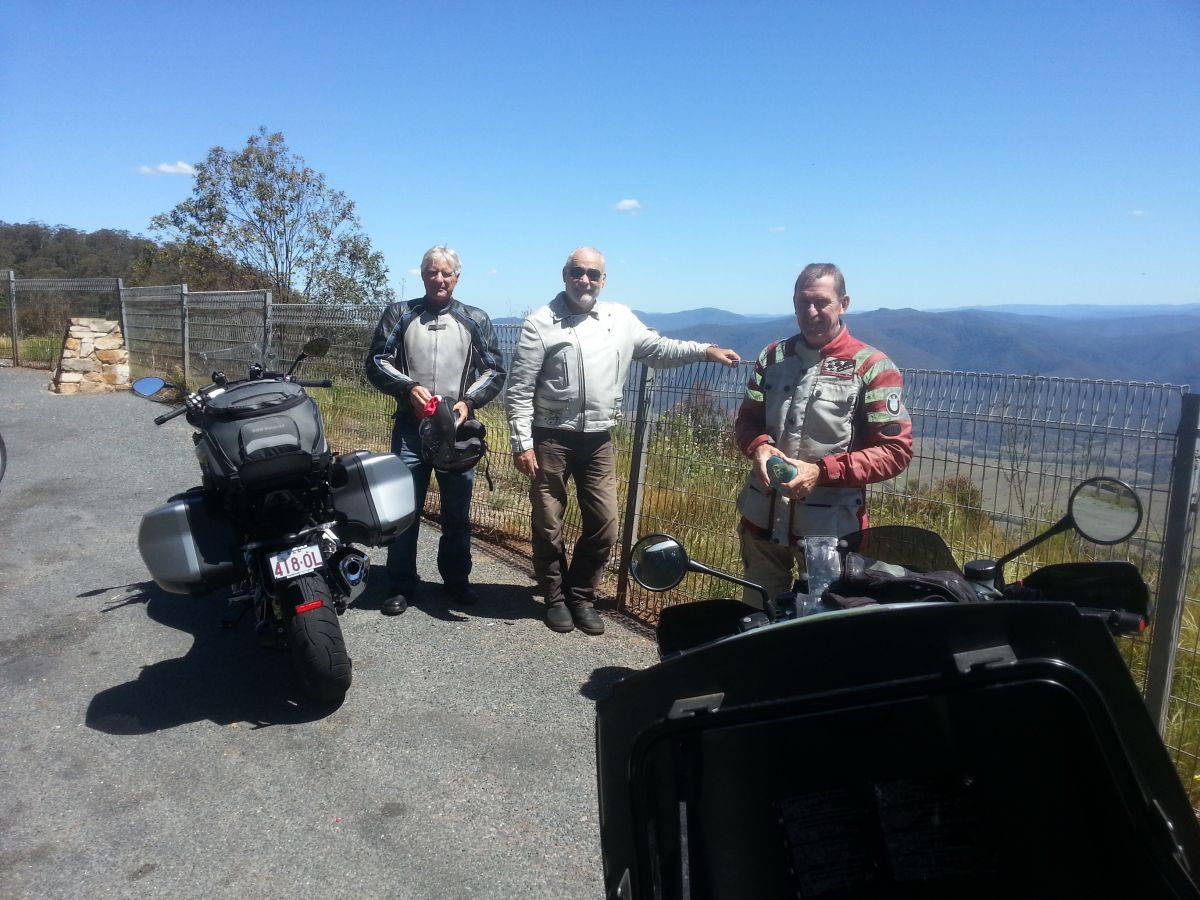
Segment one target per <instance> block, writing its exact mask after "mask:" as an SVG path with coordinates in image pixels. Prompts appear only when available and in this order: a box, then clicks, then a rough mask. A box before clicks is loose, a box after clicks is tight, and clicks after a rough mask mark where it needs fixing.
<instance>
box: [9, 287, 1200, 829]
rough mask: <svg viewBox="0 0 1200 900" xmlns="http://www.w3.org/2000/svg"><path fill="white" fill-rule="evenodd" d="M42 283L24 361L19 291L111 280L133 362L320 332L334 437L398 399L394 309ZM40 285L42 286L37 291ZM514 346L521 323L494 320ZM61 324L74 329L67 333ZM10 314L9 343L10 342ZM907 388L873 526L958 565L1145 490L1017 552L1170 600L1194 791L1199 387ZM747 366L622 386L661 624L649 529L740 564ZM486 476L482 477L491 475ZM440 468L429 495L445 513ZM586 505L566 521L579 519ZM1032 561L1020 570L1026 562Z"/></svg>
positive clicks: (948, 380)
mask: <svg viewBox="0 0 1200 900" xmlns="http://www.w3.org/2000/svg"><path fill="white" fill-rule="evenodd" d="M61 281H62V280H56V281H55V287H54V288H53V289H51V288H43V287H40V286H39V287H35V286H31V285H30V281H29V280H17V279H15V278H13V277H12V275H11V273H10V277H9V281H8V284H9V289H10V295H9V298H10V304H11V306H10V317H9V318H10V321H11V322H12V323H13V324H12V327H11V330H10V341H9V346H10V347H11V348H12V349H11V355H12V357H13V358H14V361H18V360H19V357H20V352H19V350H18V342H19V341H18V339H19V338H20V333H19V330H18V327H17V324H16V323H17V321H18V318H19V317H18V315H17V305H18V301H20V302H21V303H24V304H26V305H29V304H32V303H34V302H35V300H34V299H33V294H36V295H37V296H38V297H49V296H54V292H58V293H59V294H62V293H63V292H68V296H69V295H70V294H69V292H71V291H82V290H88V289H95V290H100V289H102V288H104V285H105V284H108V285H109V288H108V289H109V290H112V286H113V285H114V283H115V285H116V290H117V295H118V297H119V301H120V302H119V315H120V316H121V321H122V323H123V327H124V331H125V335H126V339H127V343H128V346H129V349H130V361H131V365H132V367H133V369H134V371H135V373H136V374H164V373H167V374H171V375H174V376H175V377H177V378H183V379H184V380H185V381H187V382H189V383H192V382H196V381H203V380H207V377H208V374H209V372H210V371H211V370H212V369H214V368H221V369H223V370H225V371H227V372H228V374H230V375H231V376H232V375H235V374H236V373H237V372H238V371H239V370H240V368H241V367H243V366H245V365H246V364H247V363H248V362H249V361H252V360H257V359H260V358H264V357H267V356H269V355H272V354H273V355H274V356H276V357H277V358H279V359H283V360H286V359H290V358H293V357H294V356H295V355H296V354H297V352H298V350H299V348H300V346H302V345H303V343H304V342H305V341H306V340H307V339H309V338H310V337H313V336H315V335H325V336H329V337H330V338H331V339H332V340H333V341H334V342H335V343H334V348H333V350H332V351H331V353H330V354H329V355H328V356H327V357H326V358H325V359H323V360H319V361H318V360H311V361H310V362H309V363H306V366H307V369H306V373H307V374H308V375H309V377H312V378H319V377H329V378H332V379H334V380H335V382H336V387H335V388H333V389H332V390H329V391H314V394H315V395H317V396H316V399H317V401H318V403H319V404H320V406H321V408H322V411H323V414H324V416H325V420H326V427H327V430H328V433H329V437H330V441H331V443H332V444H333V445H334V447H335V449H338V450H349V449H357V448H364V449H373V450H386V449H387V443H388V436H389V434H390V416H391V413H392V409H393V403H392V401H391V400H390V399H389V398H387V397H384V396H382V395H380V394H379V393H378V392H376V391H375V390H374V389H373V388H371V386H370V385H369V384H368V383H367V381H366V379H365V377H364V375H363V362H364V359H365V356H366V351H367V347H368V346H369V343H370V338H371V334H372V332H373V329H374V325H375V322H376V320H377V318H378V315H379V312H380V310H378V309H368V308H362V307H345V308H329V307H314V306H305V305H283V304H273V303H272V302H271V297H270V295H269V293H267V292H245V293H228V292H226V293H211V294H200V293H189V292H188V291H187V288H186V286H184V285H174V286H165V287H153V288H125V287H123V286H121V285H120V284H119V282H116V281H115V280H113V279H86V280H85V281H86V285H87V287H83V286H81V285H79V284H75V283H72V284H62V283H60V282H61ZM26 293H29V294H30V296H25V294H26ZM496 330H497V336H498V338H499V341H500V344H501V348H502V351H503V353H504V356H505V361H506V363H507V362H509V361H511V353H512V350H513V348H514V347H515V345H516V341H517V337H518V334H519V326H518V325H514V324H501V325H498V326H497V328H496ZM60 334H61V331H60ZM2 339H3V333H2V332H0V354H3V352H4V344H3V342H2ZM904 375H905V381H906V388H905V398H906V403H907V405H908V407H909V410H910V411H911V413H912V415H913V421H914V428H913V432H914V451H915V452H914V457H913V461H912V463H911V464H910V466H909V467H908V469H907V470H906V472H904V473H903V474H902V475H901V476H899V477H898V478H896V479H894V480H892V481H889V482H886V483H883V484H879V485H873V486H872V487H871V488H870V490H869V500H868V507H869V509H870V511H871V516H872V520H873V522H874V523H876V524H886V523H889V522H904V523H907V524H914V525H922V526H925V527H929V528H932V529H933V530H935V531H937V532H939V533H940V534H942V535H943V536H944V537H945V538H946V539H947V543H949V544H950V546H951V548H952V550H953V551H954V552H955V555H956V557H957V558H958V560H959V562H960V563H963V562H965V561H967V560H969V559H972V558H995V557H996V556H998V555H1000V554H1001V553H1002V552H1003V551H1004V550H1006V549H1009V548H1011V547H1014V546H1016V545H1018V544H1019V543H1020V542H1021V541H1022V540H1023V539H1024V538H1025V537H1027V536H1028V535H1029V534H1030V533H1032V532H1034V531H1038V530H1041V529H1043V528H1045V527H1046V526H1047V525H1049V524H1051V523H1052V522H1053V521H1055V520H1057V518H1058V517H1059V516H1060V515H1061V513H1062V510H1063V507H1064V504H1065V500H1066V497H1067V495H1068V493H1069V491H1070V488H1071V487H1072V486H1073V485H1074V484H1075V483H1077V482H1078V481H1080V480H1082V479H1083V478H1085V477H1088V476H1091V475H1097V474H1106V475H1112V476H1115V477H1118V478H1122V479H1124V480H1126V481H1128V482H1130V483H1131V484H1133V485H1134V486H1135V488H1136V489H1137V490H1138V492H1139V494H1140V495H1141V496H1142V498H1143V500H1144V502H1145V504H1146V515H1145V517H1144V520H1143V524H1142V526H1141V528H1140V530H1139V532H1138V534H1137V535H1136V536H1135V537H1134V539H1133V540H1132V541H1130V542H1128V543H1126V544H1123V545H1119V546H1117V547H1114V548H1096V547H1093V546H1091V545H1086V546H1084V545H1081V544H1080V542H1077V541H1056V542H1050V543H1048V544H1047V545H1044V546H1043V547H1042V548H1039V549H1038V551H1036V558H1034V559H1029V560H1025V561H1023V563H1022V564H1023V566H1024V570H1026V571H1027V570H1028V569H1029V568H1030V567H1032V566H1035V565H1043V564H1046V563H1050V562H1057V561H1060V560H1062V559H1065V558H1067V557H1068V556H1073V557H1074V558H1081V555H1084V554H1090V555H1091V556H1092V557H1093V558H1125V559H1130V560H1131V561H1133V562H1135V563H1136V564H1137V565H1138V566H1139V567H1140V568H1141V569H1142V571H1143V572H1144V574H1145V575H1146V577H1147V580H1148V581H1149V582H1150V583H1151V585H1152V589H1154V590H1155V591H1156V593H1155V597H1156V600H1157V606H1158V616H1157V619H1156V624H1155V626H1154V628H1153V629H1152V630H1151V631H1150V632H1149V633H1148V635H1145V636H1142V637H1139V638H1135V639H1130V640H1125V641H1122V643H1121V648H1122V652H1123V654H1124V656H1125V658H1126V660H1127V662H1128V663H1129V666H1130V669H1131V671H1132V672H1133V674H1134V677H1135V678H1136V679H1137V680H1138V681H1139V682H1140V684H1141V685H1142V688H1143V690H1144V691H1145V693H1146V695H1147V701H1148V703H1149V704H1150V705H1151V710H1152V714H1153V715H1155V717H1156V718H1157V719H1158V721H1159V723H1160V729H1161V731H1162V733H1163V735H1164V740H1165V741H1166V743H1167V745H1168V747H1169V748H1170V749H1171V751H1172V753H1173V754H1174V756H1175V759H1176V763H1177V765H1178V767H1179V770H1180V773H1181V775H1182V777H1183V780H1184V783H1185V785H1186V786H1187V787H1188V788H1189V789H1191V790H1192V792H1193V798H1194V801H1193V802H1194V804H1195V805H1198V806H1200V705H1198V701H1200V634H1198V629H1197V625H1196V623H1197V621H1198V620H1200V605H1198V604H1200V598H1198V596H1197V593H1198V591H1197V583H1196V575H1195V571H1196V570H1195V565H1194V564H1195V561H1196V557H1197V553H1196V543H1195V533H1196V529H1195V517H1196V513H1197V503H1196V496H1197V482H1198V478H1200V476H1198V470H1200V465H1198V462H1197V450H1196V432H1197V427H1198V425H1197V415H1198V412H1197V410H1198V408H1200V401H1198V400H1197V398H1196V397H1195V396H1193V395H1191V394H1190V393H1189V392H1188V389H1187V388H1185V387H1178V386H1172V385H1157V384H1137V383H1125V382H1108V381H1094V380H1083V379H1069V378H1044V377H1034V376H1022V375H997V374H990V373H963V372H937V371H930V370H922V369H917V370H905V372H904ZM745 377H746V372H745V370H744V367H743V369H739V370H737V371H731V370H728V369H724V368H722V367H718V366H716V365H714V364H707V363H705V364H696V365H693V366H688V367H685V368H682V369H674V370H666V371H663V372H659V373H655V372H651V371H647V370H644V369H642V368H641V367H640V366H637V365H635V366H634V367H633V369H632V371H631V374H630V381H629V383H628V384H627V385H626V387H625V404H624V408H625V409H626V410H627V411H628V412H627V415H626V417H625V418H624V419H622V420H621V421H620V422H619V423H618V425H617V427H616V428H615V429H614V432H613V436H614V443H615V446H616V451H617V466H618V472H619V473H624V474H623V477H622V478H621V482H620V484H619V495H620V496H619V501H620V507H619V508H620V509H622V510H623V516H622V518H623V522H622V525H623V528H622V532H621V534H622V539H621V546H620V553H618V554H614V558H613V560H612V562H611V563H610V569H609V572H608V580H607V582H606V584H607V590H608V592H609V593H611V594H612V595H613V596H614V597H615V599H616V602H617V603H618V604H619V606H620V607H621V608H622V609H623V610H624V611H625V612H627V613H628V614H629V615H631V616H633V617H635V618H637V619H639V620H641V621H643V622H647V623H649V622H653V621H654V620H655V619H656V617H657V615H658V612H659V610H660V608H661V605H662V603H663V602H664V598H663V596H662V595H658V594H651V593H649V592H646V591H644V590H642V589H640V588H638V587H637V586H636V585H634V584H632V583H630V582H629V581H628V580H627V579H625V578H623V577H622V576H621V571H622V563H623V561H624V559H625V557H626V554H627V553H628V549H629V546H630V544H631V543H632V542H633V540H635V539H636V537H637V536H638V535H639V534H644V533H648V532H651V531H667V532H671V533H674V534H675V535H676V536H678V537H680V538H681V539H682V540H683V542H684V543H685V545H686V546H687V547H688V548H689V552H690V553H691V554H692V555H693V556H694V557H695V558H697V559H699V560H702V561H704V562H705V563H707V564H709V565H713V566H717V567H721V568H726V569H730V570H733V571H740V568H741V563H740V559H739V556H738V550H737V544H736V539H735V535H734V524H735V522H736V520H737V513H736V508H735V501H736V497H737V493H738V490H739V488H740V486H741V483H742V481H743V479H744V477H745V474H746V471H747V468H748V466H747V463H746V461H745V459H744V458H743V457H742V456H741V455H740V454H739V453H738V452H737V450H736V448H735V447H734V446H733V442H732V437H731V423H732V418H733V414H734V411H735V410H736V408H737V405H738V404H739V403H740V400H741V397H742V392H743V385H744V381H745ZM479 415H480V418H481V419H482V420H483V421H484V423H485V424H486V425H487V426H488V430H489V434H490V437H491V444H492V451H491V453H490V454H489V457H488V459H487V460H486V461H485V463H484V465H486V466H487V467H488V468H489V471H490V474H491V479H492V482H493V484H494V487H493V488H492V489H491V490H484V489H482V488H481V489H480V490H478V491H476V494H475V497H474V499H473V502H472V521H473V523H474V527H475V530H476V533H477V534H479V535H480V536H481V537H483V538H485V539H487V540H491V541H495V542H498V543H501V544H504V545H506V546H509V547H511V548H514V549H518V550H520V549H523V548H524V547H525V546H526V541H527V540H528V528H529V525H528V523H529V517H530V508H529V500H528V494H527V483H526V481H525V479H524V478H523V476H520V475H519V474H518V473H517V472H516V471H515V469H513V467H512V465H511V462H510V459H509V454H508V447H507V427H506V424H505V422H504V417H503V411H502V405H501V404H500V403H499V402H496V403H493V404H491V405H489V406H488V407H485V408H484V409H482V410H480V411H479ZM483 483H484V480H483V479H480V480H479V481H477V484H480V485H482V484H483ZM437 504H438V496H437V491H436V482H435V483H434V485H433V486H432V489H431V491H430V496H429V499H428V506H427V510H426V511H427V512H428V513H430V514H433V513H436V511H437ZM578 528H579V520H578V512H577V510H576V509H575V508H574V507H572V508H571V512H570V513H569V514H568V518H567V531H568V534H567V538H568V540H572V539H573V538H574V536H575V535H576V534H577V533H578ZM1019 572H1020V569H1018V572H1017V574H1019ZM716 590H719V586H717V585H713V584H711V583H703V582H700V581H699V580H696V581H693V580H692V579H688V580H685V582H684V584H683V585H682V586H681V588H680V590H678V591H676V592H674V594H673V596H674V598H675V600H676V601H678V599H679V598H681V597H688V598H696V597H701V596H704V595H705V593H706V592H710V591H716Z"/></svg>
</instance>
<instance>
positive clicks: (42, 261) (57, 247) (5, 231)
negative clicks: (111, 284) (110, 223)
mask: <svg viewBox="0 0 1200 900" xmlns="http://www.w3.org/2000/svg"><path fill="white" fill-rule="evenodd" d="M156 246H157V245H156V244H155V243H154V241H152V240H150V239H149V238H145V237H142V236H140V235H135V234H130V233H129V232H128V231H115V230H113V229H109V228H102V229H100V230H99V231H92V232H85V231H79V230H78V229H76V228H68V227H66V226H65V225H54V226H51V225H43V224H41V223H39V222H29V223H27V224H11V223H8V222H0V269H13V270H15V271H16V273H17V277H18V278H94V277H97V276H111V277H113V278H125V279H126V280H130V279H132V277H133V266H134V263H135V262H136V261H137V260H138V259H139V258H140V257H141V256H142V255H143V254H144V253H145V252H146V251H147V250H153V249H154V248H155V247H156Z"/></svg>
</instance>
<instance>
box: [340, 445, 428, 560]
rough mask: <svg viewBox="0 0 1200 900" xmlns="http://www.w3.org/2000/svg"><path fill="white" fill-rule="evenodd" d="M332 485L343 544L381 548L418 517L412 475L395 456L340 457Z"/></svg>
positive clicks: (364, 453)
mask: <svg viewBox="0 0 1200 900" xmlns="http://www.w3.org/2000/svg"><path fill="white" fill-rule="evenodd" d="M329 484H330V488H331V489H332V497H333V508H334V509H335V510H337V512H338V514H339V515H340V516H341V517H342V524H341V525H340V526H339V527H338V532H339V534H340V535H341V537H342V539H343V540H347V541H356V542H357V543H360V544H369V545H371V546H374V547H379V546H382V545H383V544H386V543H388V542H390V541H391V540H392V539H393V538H394V537H396V535H398V534H400V532H402V531H404V529H406V528H408V526H409V525H411V524H412V522H413V519H415V518H416V516H417V509H416V502H415V497H414V494H413V484H412V473H411V472H410V471H409V469H408V466H407V465H405V463H404V460H402V459H400V457H398V456H396V455H395V454H394V453H368V452H367V451H366V450H358V451H356V452H354V453H346V454H344V455H342V456H339V457H338V458H337V459H335V460H334V461H333V465H332V466H330V468H329Z"/></svg>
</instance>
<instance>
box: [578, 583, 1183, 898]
mask: <svg viewBox="0 0 1200 900" xmlns="http://www.w3.org/2000/svg"><path fill="white" fill-rule="evenodd" d="M596 740H597V765H598V769H599V771H598V778H599V792H600V797H599V799H600V821H601V840H602V846H603V852H604V865H605V884H606V891H607V896H609V897H622V898H630V897H638V898H640V897H655V898H659V897H662V898H684V897H687V898H738V900H743V898H767V897H804V898H810V897H815V898H860V897H861V898H882V897H888V898H891V897H904V898H910V897H911V898H916V897H921V898H966V897H970V898H978V897H988V898H990V897H995V898H1001V897H1003V898H1013V897H1021V898H1032V897H1047V898H1050V897H1053V898H1064V897H1088V898H1095V897H1119V898H1124V900H1128V898H1131V897H1138V898H1152V897H1172V898H1174V897H1194V896H1197V893H1196V889H1195V887H1194V885H1193V881H1192V878H1194V877H1195V876H1196V875H1197V874H1200V872H1198V871H1197V869H1198V867H1200V829H1198V828H1197V825H1196V820H1195V817H1194V815H1193V812H1192V809H1191V806H1190V804H1189V802H1188V799H1187V796H1186V795H1185V793H1184V791H1183V789H1182V787H1181V785H1180V783H1179V779H1178V777H1177V775H1176V773H1175V770H1174V768H1173V766H1172V764H1171V761H1170V759H1169V757H1168V756H1167V753H1166V751H1165V749H1164V748H1163V745H1162V743H1161V742H1160V741H1159V739H1158V736H1157V734H1156V733H1155V730H1154V728H1153V725H1152V724H1151V721H1150V718H1149V716H1148V714H1147V712H1146V710H1145V707H1144V705H1143V703H1142V700H1141V698H1140V696H1139V695H1138V692H1137V690H1136V688H1135V687H1134V685H1133V682H1132V680H1131V679H1130V677H1129V674H1128V671H1127V669H1126V668H1125V664H1124V662H1123V661H1122V660H1121V658H1120V656H1119V654H1118V653H1117V651H1116V649H1115V647H1114V645H1113V642H1112V639H1111V637H1109V635H1108V634H1107V632H1106V631H1105V630H1104V628H1103V626H1102V625H1101V624H1100V623H1098V622H1096V621H1095V620H1090V619H1085V618H1083V617H1081V616H1080V615H1079V614H1078V612H1077V611H1076V610H1075V608H1074V607H1073V606H1070V605H1068V604H1016V603H995V604H976V605H970V606H964V605H958V604H922V605H915V606H904V607H895V606H892V607H874V608H867V609H862V610H855V611H847V612H840V613H833V614H829V615H824V616H816V617H812V618H807V619H799V620H795V621H792V622H788V623H784V624H781V625H777V626H773V627H767V628H762V629H759V630H757V631H751V632H748V633H746V634H743V635H739V636H737V637H732V638H727V639H725V640H721V641H717V642H715V643H713V644H709V645H707V646H705V647H701V648H698V649H696V650H693V651H690V652H687V653H683V654H681V655H679V656H676V657H674V658H672V659H669V660H667V661H665V662H663V663H660V664H659V665H656V666H653V667H651V668H649V669H647V670H645V671H643V672H639V673H637V674H635V675H632V676H630V677H628V678H626V679H625V680H624V681H622V682H620V683H619V684H617V685H616V686H615V687H614V689H613V692H612V695H611V696H610V697H608V698H606V699H604V700H602V701H601V702H600V703H599V704H598V712H597V720H596Z"/></svg>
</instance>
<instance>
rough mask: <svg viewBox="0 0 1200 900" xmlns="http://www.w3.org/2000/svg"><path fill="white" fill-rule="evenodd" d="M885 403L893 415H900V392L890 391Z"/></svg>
mask: <svg viewBox="0 0 1200 900" xmlns="http://www.w3.org/2000/svg"><path fill="white" fill-rule="evenodd" d="M884 405H886V406H887V411H888V412H890V413H891V414H892V415H893V416H898V415H900V392H899V391H888V395H887V398H886V399H885V400H884Z"/></svg>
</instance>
